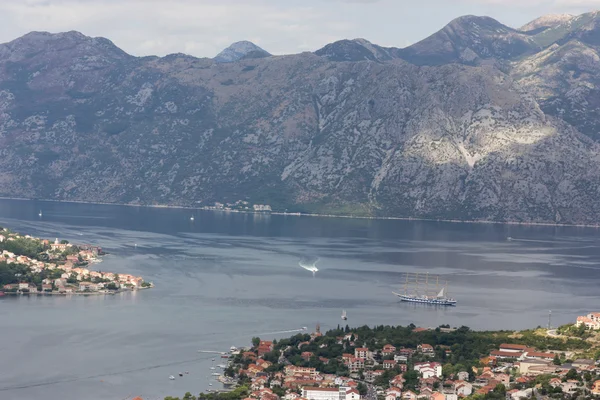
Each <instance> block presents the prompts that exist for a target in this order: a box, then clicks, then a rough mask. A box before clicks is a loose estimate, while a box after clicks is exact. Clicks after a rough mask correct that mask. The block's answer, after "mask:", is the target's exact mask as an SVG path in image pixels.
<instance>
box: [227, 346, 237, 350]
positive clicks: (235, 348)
mask: <svg viewBox="0 0 600 400" xmlns="http://www.w3.org/2000/svg"><path fill="white" fill-rule="evenodd" d="M236 350H237V347H235V346H231V347H230V348H229V351H236Z"/></svg>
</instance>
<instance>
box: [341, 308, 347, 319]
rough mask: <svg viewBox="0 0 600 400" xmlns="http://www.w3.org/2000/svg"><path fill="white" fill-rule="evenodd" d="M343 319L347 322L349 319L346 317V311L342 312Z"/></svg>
mask: <svg viewBox="0 0 600 400" xmlns="http://www.w3.org/2000/svg"><path fill="white" fill-rule="evenodd" d="M342 319H343V320H344V321H345V320H347V319H348V316H347V315H346V310H343V311H342Z"/></svg>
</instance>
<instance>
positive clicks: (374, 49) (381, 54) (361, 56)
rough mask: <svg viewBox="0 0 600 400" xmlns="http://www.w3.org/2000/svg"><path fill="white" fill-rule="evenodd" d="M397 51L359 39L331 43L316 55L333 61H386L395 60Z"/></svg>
mask: <svg viewBox="0 0 600 400" xmlns="http://www.w3.org/2000/svg"><path fill="white" fill-rule="evenodd" d="M395 50H396V49H388V48H385V47H381V46H378V45H376V44H373V43H371V42H370V41H368V40H367V39H363V38H357V39H343V40H338V41H337V42H333V43H329V44H328V45H326V46H325V47H323V48H321V49H319V50H317V51H315V54H316V55H318V56H320V57H325V58H327V59H329V60H331V61H365V60H370V61H386V60H391V59H393V58H395V57H394V55H393V53H394V51H395Z"/></svg>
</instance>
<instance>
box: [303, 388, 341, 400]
mask: <svg viewBox="0 0 600 400" xmlns="http://www.w3.org/2000/svg"><path fill="white" fill-rule="evenodd" d="M302 397H304V398H305V399H308V400H340V391H339V389H337V388H319V387H305V388H303V389H302Z"/></svg>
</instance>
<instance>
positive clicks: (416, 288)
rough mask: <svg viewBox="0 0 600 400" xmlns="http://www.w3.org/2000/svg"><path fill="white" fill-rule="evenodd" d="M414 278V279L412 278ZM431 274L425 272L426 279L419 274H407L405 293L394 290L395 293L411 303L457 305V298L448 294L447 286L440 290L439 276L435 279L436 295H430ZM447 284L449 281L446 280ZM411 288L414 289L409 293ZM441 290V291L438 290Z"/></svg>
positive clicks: (402, 299)
mask: <svg viewBox="0 0 600 400" xmlns="http://www.w3.org/2000/svg"><path fill="white" fill-rule="evenodd" d="M411 278H412V279H411ZM429 285H430V283H429V274H428V273H427V274H425V280H423V279H422V278H419V274H418V273H417V274H413V275H411V274H406V283H405V286H404V293H396V292H392V293H393V294H394V295H396V296H398V297H400V301H406V302H409V303H421V304H430V305H436V306H455V305H456V300H454V299H453V298H450V297H447V296H446V287H442V288H441V290H439V289H440V288H439V277H437V276H436V279H435V290H436V293H437V294H436V295H430V294H429V293H428V292H429ZM446 285H447V282H446ZM409 289H412V293H409ZM437 290H439V292H438V291H437Z"/></svg>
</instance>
